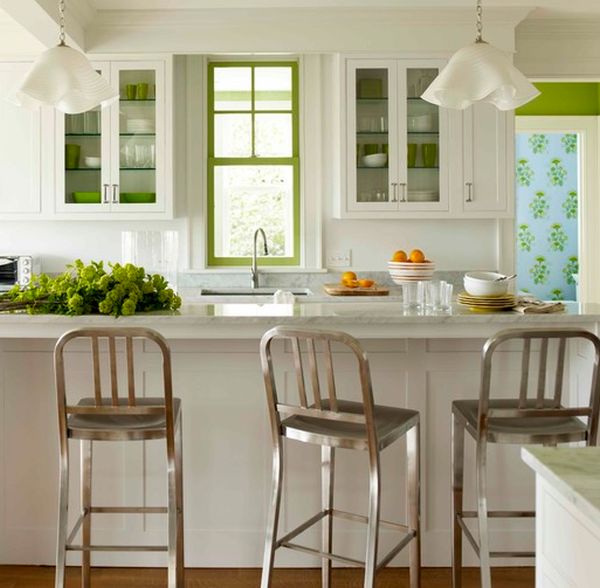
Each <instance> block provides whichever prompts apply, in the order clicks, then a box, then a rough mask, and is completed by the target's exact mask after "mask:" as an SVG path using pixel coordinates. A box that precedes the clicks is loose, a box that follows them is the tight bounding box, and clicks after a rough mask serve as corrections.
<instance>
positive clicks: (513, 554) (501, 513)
mask: <svg viewBox="0 0 600 588" xmlns="http://www.w3.org/2000/svg"><path fill="white" fill-rule="evenodd" d="M530 516H535V513H532V512H531V511H509V510H498V511H488V517H489V518H522V517H530ZM464 518H477V512H475V511H464V512H462V513H458V514H457V515H456V521H457V522H458V524H459V526H460V528H461V529H462V531H463V533H464V534H465V536H466V538H467V539H468V541H469V543H470V544H471V547H472V548H473V550H474V551H475V553H476V554H477V557H480V554H479V542H478V541H477V539H475V537H474V536H473V533H471V529H469V527H467V525H466V523H465V521H464V520H463V519H464ZM490 557H493V558H507V559H512V558H531V557H535V552H533V551H490Z"/></svg>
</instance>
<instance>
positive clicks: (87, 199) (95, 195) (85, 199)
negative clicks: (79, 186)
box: [73, 192, 100, 204]
mask: <svg viewBox="0 0 600 588" xmlns="http://www.w3.org/2000/svg"><path fill="white" fill-rule="evenodd" d="M73 202H75V203H76V204H100V192H73Z"/></svg>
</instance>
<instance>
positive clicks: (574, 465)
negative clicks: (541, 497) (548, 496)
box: [521, 447, 600, 527]
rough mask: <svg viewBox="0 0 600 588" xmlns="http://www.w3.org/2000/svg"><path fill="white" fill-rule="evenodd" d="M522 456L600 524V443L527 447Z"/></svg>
mask: <svg viewBox="0 0 600 588" xmlns="http://www.w3.org/2000/svg"><path fill="white" fill-rule="evenodd" d="M521 456H522V458H523V461H524V462H525V463H526V464H528V465H529V466H530V467H531V468H532V469H533V470H534V471H535V472H536V473H537V474H539V475H540V476H542V477H543V478H545V479H546V480H547V481H548V482H549V483H550V484H552V486H553V487H555V488H556V489H557V490H558V491H559V492H560V493H561V494H562V495H564V496H565V498H566V499H567V500H568V501H569V502H571V503H572V504H573V505H574V506H575V507H576V508H577V509H578V510H580V511H581V512H582V513H583V514H584V515H585V516H586V517H587V518H589V519H590V520H591V521H593V522H594V523H595V524H596V525H597V526H598V527H600V447H523V448H522V449H521Z"/></svg>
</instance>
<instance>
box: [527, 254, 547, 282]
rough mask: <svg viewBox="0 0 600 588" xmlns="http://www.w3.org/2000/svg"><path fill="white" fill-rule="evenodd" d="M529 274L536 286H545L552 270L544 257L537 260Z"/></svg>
mask: <svg viewBox="0 0 600 588" xmlns="http://www.w3.org/2000/svg"><path fill="white" fill-rule="evenodd" d="M529 274H530V275H531V277H532V278H533V283H534V284H545V283H546V282H547V281H548V276H549V275H550V269H549V268H548V263H547V262H546V258H545V257H544V256H543V255H538V256H537V257H536V258H535V263H534V264H533V265H532V266H531V267H530V268H529Z"/></svg>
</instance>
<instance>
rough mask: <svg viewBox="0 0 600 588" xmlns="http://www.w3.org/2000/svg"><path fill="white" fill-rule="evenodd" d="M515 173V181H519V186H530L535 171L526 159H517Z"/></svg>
mask: <svg viewBox="0 0 600 588" xmlns="http://www.w3.org/2000/svg"><path fill="white" fill-rule="evenodd" d="M516 174H517V182H519V185H520V186H531V182H533V178H534V176H535V172H534V171H533V169H532V167H531V166H530V165H529V162H528V161H527V159H519V161H518V162H517V171H516Z"/></svg>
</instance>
